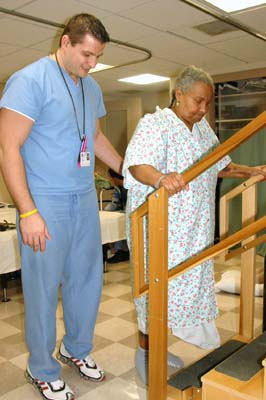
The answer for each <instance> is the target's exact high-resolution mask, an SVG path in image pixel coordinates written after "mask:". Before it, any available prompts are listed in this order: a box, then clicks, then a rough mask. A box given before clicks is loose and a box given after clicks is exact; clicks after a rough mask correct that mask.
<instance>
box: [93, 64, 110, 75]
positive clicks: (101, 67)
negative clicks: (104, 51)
mask: <svg viewBox="0 0 266 400" xmlns="http://www.w3.org/2000/svg"><path fill="white" fill-rule="evenodd" d="M110 68H113V65H108V64H101V63H98V64H96V67H95V68H91V69H90V72H89V74H93V72H98V71H103V70H104V69H110Z"/></svg>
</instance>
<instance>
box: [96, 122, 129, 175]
mask: <svg viewBox="0 0 266 400" xmlns="http://www.w3.org/2000/svg"><path fill="white" fill-rule="evenodd" d="M94 151H95V155H96V156H97V157H98V158H99V159H100V160H101V161H103V162H104V163H105V164H106V165H108V167H110V168H112V169H113V170H114V171H115V172H117V173H119V174H121V173H122V165H123V159H122V157H121V156H120V155H119V154H118V152H117V151H116V150H115V148H114V147H113V145H112V144H111V143H110V142H109V140H108V139H107V137H106V136H105V135H104V134H103V132H102V130H101V126H100V121H99V120H97V122H96V129H95V135H94Z"/></svg>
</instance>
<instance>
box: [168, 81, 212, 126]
mask: <svg viewBox="0 0 266 400" xmlns="http://www.w3.org/2000/svg"><path fill="white" fill-rule="evenodd" d="M212 96H213V89H212V87H211V86H209V85H207V84H206V83H204V82H196V83H194V84H193V86H192V87H191V88H190V89H189V90H188V92H186V93H183V92H182V91H181V90H180V89H177V90H176V100H177V103H179V104H177V106H176V111H177V114H178V116H179V118H181V119H182V120H183V121H184V122H185V123H186V124H189V126H191V127H192V126H193V124H194V123H196V122H199V121H200V120H201V119H202V117H204V115H205V114H206V113H207V112H208V109H209V105H210V102H211V100H212Z"/></svg>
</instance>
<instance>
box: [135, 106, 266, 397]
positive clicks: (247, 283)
mask: <svg viewBox="0 0 266 400" xmlns="http://www.w3.org/2000/svg"><path fill="white" fill-rule="evenodd" d="M265 125H266V112H264V113H262V114H260V115H259V116H258V117H257V118H255V119H254V120H253V121H252V122H250V123H249V124H248V125H246V126H245V127H244V128H242V129H241V130H240V131H238V132H237V133H236V134H235V135H233V136H232V137H231V138H230V139H228V140H227V141H226V142H224V143H223V144H222V145H220V146H219V147H217V148H216V149H215V150H214V151H213V152H212V153H210V154H208V155H207V156H206V157H204V158H203V159H202V160H201V161H199V162H198V163H197V164H196V165H195V166H194V167H193V168H191V169H190V170H188V171H186V172H185V173H184V174H183V175H182V176H183V179H184V181H185V182H186V183H189V182H190V181H191V180H193V179H194V178H196V177H197V176H198V175H200V174H201V173H203V172H204V171H205V170H206V169H208V168H209V167H211V166H212V165H213V164H215V163H216V162H218V161H219V160H220V159H221V158H223V157H224V156H225V155H226V154H228V153H230V152H231V151H232V150H234V149H235V148H236V147H237V146H239V145H240V144H241V143H243V142H244V141H246V140H248V139H249V138H250V137H251V136H253V135H254V134H255V133H256V132H258V131H259V130H260V129H262V128H264V127H265ZM252 179H253V178H252ZM257 181H258V179H257V178H256V179H255V180H254V182H253V181H252V184H251V183H250V182H249V181H247V182H249V183H248V184H246V186H243V191H244V190H245V189H248V188H250V187H252V185H255V184H256V183H257ZM240 192H241V191H240ZM252 193H253V194H249V196H248V198H247V202H248V203H247V204H248V206H247V207H243V210H244V217H243V227H242V229H241V230H239V231H238V232H236V233H234V234H233V235H231V236H229V237H228V236H227V235H226V232H224V235H223V239H222V240H221V241H220V242H219V243H218V244H216V245H214V246H213V247H211V248H208V249H206V250H204V251H203V252H201V253H200V254H198V255H196V256H194V257H192V258H191V259H189V260H187V261H185V262H183V263H181V264H179V265H178V266H176V267H175V268H173V269H171V270H169V271H168V237H167V236H168V194H167V192H166V190H165V189H164V188H160V189H159V190H156V191H155V192H153V193H152V194H151V195H150V196H149V197H148V200H147V201H146V202H145V203H144V204H143V205H142V206H141V207H139V208H138V209H137V210H136V211H134V212H133V213H132V240H133V265H134V296H135V297H138V296H141V295H143V294H145V293H148V294H149V386H148V399H149V400H166V399H169V400H200V399H202V400H238V399H245V400H266V372H265V366H266V333H265V332H264V333H262V335H260V336H258V337H257V338H256V339H253V331H254V282H255V280H254V276H255V263H254V262H252V264H251V267H248V265H247V264H245V265H244V271H245V276H244V277H242V285H241V297H240V300H241V301H240V329H239V335H237V336H236V337H234V338H232V339H231V340H230V341H228V342H227V343H225V344H224V345H222V346H221V347H220V348H218V349H216V350H214V351H212V352H210V353H209V354H208V355H207V356H205V357H203V358H202V359H201V360H198V361H197V362H196V363H194V364H193V365H190V366H189V367H187V368H183V369H182V370H180V371H179V372H178V373H176V374H174V375H173V376H171V377H170V378H169V379H168V381H167V335H168V330H167V304H168V298H167V296H168V280H170V279H173V278H175V277H177V276H178V275H180V274H182V273H184V272H185V271H188V270H189V269H191V268H193V267H195V266H196V265H198V264H200V263H202V262H203V261H206V260H208V259H210V258H213V257H215V256H217V255H223V256H225V257H229V255H228V254H226V252H227V250H228V249H230V248H231V247H233V246H235V245H236V244H238V243H240V242H241V244H242V246H241V248H240V249H238V250H233V251H232V253H229V254H239V253H245V256H244V257H245V258H246V259H250V257H253V258H254V255H255V252H254V247H255V246H257V245H258V243H261V242H262V241H265V235H263V236H261V237H259V238H258V239H256V234H257V233H259V232H262V231H263V230H265V228H266V216H264V217H262V218H260V219H259V220H255V216H254V215H253V216H252V215H250V208H251V209H252V212H253V214H254V209H253V208H252V207H251V204H252V202H253V203H254V202H255V199H254V193H255V192H252ZM245 210H246V211H245ZM146 216H148V237H149V246H148V247H149V279H148V282H149V283H147V282H146V281H145V277H144V237H143V236H144V235H143V233H144V229H143V224H144V218H145V217H146ZM226 236H227V237H226ZM234 252H237V253H234ZM251 252H252V253H251ZM242 275H243V271H242ZM264 358H265V360H264ZM158 366H160V368H158Z"/></svg>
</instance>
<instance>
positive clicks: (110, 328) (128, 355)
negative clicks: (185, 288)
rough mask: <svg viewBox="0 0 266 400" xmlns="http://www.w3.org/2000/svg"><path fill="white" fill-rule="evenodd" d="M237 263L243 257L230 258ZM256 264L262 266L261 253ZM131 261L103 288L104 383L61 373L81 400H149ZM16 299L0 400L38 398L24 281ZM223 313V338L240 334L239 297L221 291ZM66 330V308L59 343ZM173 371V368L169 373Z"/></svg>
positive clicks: (190, 349)
mask: <svg viewBox="0 0 266 400" xmlns="http://www.w3.org/2000/svg"><path fill="white" fill-rule="evenodd" d="M231 263H234V265H235V266H236V267H237V266H238V265H239V263H240V261H239V260H234V261H231ZM257 264H258V265H261V266H262V265H263V259H262V257H259V256H257ZM224 270H225V265H224V264H221V263H219V262H218V261H217V262H216V264H215V278H216V279H219V276H220V275H221V273H222V272H223V271H224ZM129 275H130V272H129V263H128V262H124V263H119V264H114V265H109V266H108V272H107V273H105V274H104V287H103V294H102V300H101V305H100V310H99V316H98V320H97V325H96V329H95V340H94V350H93V357H94V358H95V359H96V360H97V362H98V363H99V364H100V365H101V366H102V367H103V368H104V370H105V371H106V379H105V380H104V381H103V382H101V383H91V382H87V381H84V380H82V379H80V378H79V376H78V374H77V373H76V372H75V371H74V370H72V369H71V368H70V367H68V366H63V369H62V377H63V378H64V379H65V380H66V381H67V383H68V384H69V385H70V386H71V388H72V389H73V390H74V391H75V393H76V398H77V399H79V400H87V399H88V400H89V399H94V400H100V399H101V400H105V399H107V398H108V397H109V396H110V395H112V398H114V399H115V400H132V399H135V400H145V399H146V398H147V391H146V387H145V386H144V385H143V384H142V383H141V382H140V380H139V378H138V376H137V374H136V371H135V368H134V354H135V349H136V346H137V325H136V315H135V311H134V306H133V303H132V297H131V287H130V278H129ZM8 296H9V297H11V298H12V301H10V302H8V303H0V368H1V373H0V400H21V399H27V400H35V399H36V400H37V399H40V396H39V394H38V392H37V391H36V390H35V389H34V388H33V387H32V386H31V385H29V384H27V383H26V381H25V378H24V370H25V367H26V363H27V357H28V353H27V348H26V345H25V340H24V329H23V324H24V305H23V298H22V293H21V288H20V286H19V284H17V285H16V286H14V287H10V289H9V290H8ZM217 301H218V305H219V309H220V317H219V318H218V319H217V327H218V329H219V332H220V335H221V339H222V342H224V341H226V340H227V339H229V338H230V337H231V336H233V335H234V333H235V332H237V329H238V321H239V296H238V295H232V294H227V293H224V292H220V293H218V294H217ZM255 303H256V310H255V334H257V335H258V334H259V333H260V332H261V319H262V308H263V304H262V298H258V297H257V298H256V299H255ZM63 334H64V323H63V319H62V306H61V302H60V301H59V305H58V311H57V339H58V341H57V346H59V343H60V340H61V338H62V336H63ZM169 350H170V351H172V352H173V353H175V354H178V355H179V356H180V357H181V358H182V359H183V360H184V362H185V364H186V365H188V364H190V363H191V362H193V361H195V360H197V359H199V358H201V357H202V356H203V355H205V354H206V351H204V350H201V349H199V348H197V347H195V346H193V345H189V344H187V343H184V342H182V341H181V340H178V339H177V338H174V337H173V336H169ZM169 372H171V370H170V371H169Z"/></svg>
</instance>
